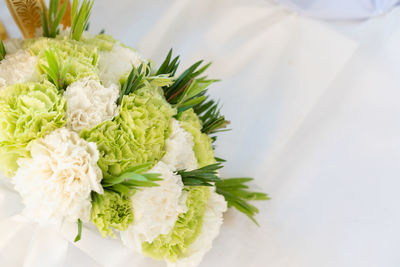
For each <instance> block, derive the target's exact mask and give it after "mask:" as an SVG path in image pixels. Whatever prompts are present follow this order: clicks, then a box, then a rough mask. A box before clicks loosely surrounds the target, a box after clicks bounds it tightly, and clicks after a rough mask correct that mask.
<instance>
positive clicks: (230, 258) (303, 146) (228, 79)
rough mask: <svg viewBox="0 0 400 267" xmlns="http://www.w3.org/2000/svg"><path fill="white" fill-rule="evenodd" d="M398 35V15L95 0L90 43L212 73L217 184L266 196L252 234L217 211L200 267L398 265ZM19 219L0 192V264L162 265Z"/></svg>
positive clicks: (240, 2)
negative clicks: (219, 219) (224, 126)
mask: <svg viewBox="0 0 400 267" xmlns="http://www.w3.org/2000/svg"><path fill="white" fill-rule="evenodd" d="M0 5H1V7H0V15H1V19H2V20H4V21H6V23H7V24H9V23H10V21H11V20H10V18H9V17H8V15H7V11H6V9H5V7H4V2H3V3H1V4H0ZM399 25H400V9H399V8H395V9H394V10H392V11H391V12H390V13H388V14H386V15H385V16H381V17H378V18H375V19H372V20H369V21H362V22H351V23H350V22H347V23H337V22H335V23H334V22H322V21H315V20H311V19H307V18H305V17H301V16H299V15H297V14H295V13H292V12H290V11H287V10H285V9H283V8H281V7H279V6H275V5H273V4H270V3H269V2H267V1H261V0H235V1H231V0H218V1H215V0H202V1H190V0H174V1H173V0H151V1H150V0H141V1H132V0H121V1H107V0H96V3H95V7H94V12H93V16H92V18H91V31H92V32H98V31H100V29H102V28H105V29H106V33H109V34H112V35H114V36H115V37H116V38H118V39H120V40H122V41H124V42H125V43H126V44H128V45H131V46H133V47H136V48H137V49H138V50H139V51H140V52H141V53H142V54H143V55H144V56H145V57H146V58H152V59H154V61H156V62H160V60H162V59H163V56H164V55H165V54H166V53H167V52H168V50H169V48H170V47H173V48H174V49H175V51H176V53H179V54H181V55H183V56H182V63H183V65H184V66H188V65H189V64H191V63H192V62H194V61H195V60H198V59H205V60H207V61H213V62H214V64H213V65H212V66H211V68H210V70H209V76H210V77H215V78H220V79H222V82H220V83H218V84H215V85H214V86H213V87H212V88H213V89H212V91H211V93H212V95H213V96H215V97H217V98H219V99H221V102H222V103H223V105H224V106H223V113H224V114H225V115H226V116H227V117H228V118H229V119H230V120H231V121H232V125H231V127H232V128H233V131H231V132H228V133H225V134H221V137H220V138H219V140H218V147H217V156H221V157H224V158H225V159H227V160H228V162H227V164H226V168H225V169H224V170H223V171H222V174H223V175H224V176H226V177H228V176H243V175H246V176H253V177H255V178H256V182H255V183H254V184H253V185H254V188H257V189H260V190H262V191H265V192H268V193H269V194H270V196H271V197H272V200H271V201H268V202H264V203H258V207H259V208H260V210H261V213H260V215H259V216H257V220H258V221H259V223H260V225H261V227H256V226H255V225H253V224H252V223H251V222H250V221H249V220H247V219H246V218H245V217H244V216H243V215H241V214H239V213H238V212H236V211H229V212H228V213H227V214H226V216H225V224H224V225H223V228H222V230H221V235H220V236H219V237H218V239H217V240H215V242H214V248H213V250H212V251H211V252H209V253H208V254H207V255H206V257H205V258H204V260H203V262H202V265H201V266H207V267H214V266H218V267H219V266H230V267H243V266H246V267H358V266H362V267H375V266H376V267H378V266H379V267H397V266H400V256H399V255H400V254H399V253H398V247H399V243H400V230H399V229H400V205H399V204H400V194H399V188H400V177H399V173H400V164H399V163H400V116H399V115H400V104H399V102H400V28H399ZM7 26H8V25H7ZM9 29H10V30H11V32H12V33H13V34H16V31H15V30H16V29H15V27H11V26H9ZM19 210H20V204H19V203H18V197H17V196H16V195H15V194H13V193H12V192H10V191H8V190H7V189H6V188H5V187H4V186H3V187H0V266H5V267H8V266H12V267H14V266H17V267H18V266H24V267H36V266H40V267H47V266H52V267H53V266H57V267H58V266H60V267H67V266H74V267H75V266H85V267H92V266H93V267H97V266H107V267H108V266H115V267H117V266H118V267H119V266H165V265H164V264H163V263H158V262H153V261H151V260H144V259H142V258H141V257H140V256H138V255H136V254H132V253H130V252H129V251H128V250H127V249H125V248H123V246H122V245H121V244H119V242H118V241H116V240H103V239H101V238H100V236H99V235H98V234H96V233H95V231H91V230H90V229H85V230H84V233H83V240H82V241H80V242H78V243H77V244H74V243H72V242H68V241H66V240H69V241H71V240H72V239H73V238H74V235H75V231H76V229H75V226H74V225H70V226H65V227H64V229H62V231H61V233H58V231H56V230H52V229H44V228H41V227H38V226H36V225H34V224H29V223H26V222H20V221H18V216H14V217H12V216H13V215H15V214H17V213H18V211H19ZM10 229H13V230H10ZM43 253H45V254H43Z"/></svg>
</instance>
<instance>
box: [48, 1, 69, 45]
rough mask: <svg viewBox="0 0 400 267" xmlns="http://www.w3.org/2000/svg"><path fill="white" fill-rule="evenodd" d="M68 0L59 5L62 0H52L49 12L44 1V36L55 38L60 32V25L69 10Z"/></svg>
mask: <svg viewBox="0 0 400 267" xmlns="http://www.w3.org/2000/svg"><path fill="white" fill-rule="evenodd" d="M67 4H68V1H65V2H64V4H63V5H62V6H61V7H59V5H60V0H50V5H49V10H48V13H47V12H46V6H45V4H44V2H42V28H43V36H44V37H49V38H54V37H56V35H57V34H58V33H59V32H58V25H59V24H60V22H61V20H62V18H63V16H64V14H65V11H66V10H67Z"/></svg>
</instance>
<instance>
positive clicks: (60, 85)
mask: <svg viewBox="0 0 400 267" xmlns="http://www.w3.org/2000/svg"><path fill="white" fill-rule="evenodd" d="M44 54H45V56H46V60H47V66H46V65H44V64H41V65H40V66H39V67H40V68H42V69H43V70H44V71H45V72H46V74H47V78H48V80H49V81H50V82H52V83H53V84H54V85H55V86H56V87H57V89H58V90H64V89H66V87H67V83H66V74H67V72H68V69H69V68H70V67H71V62H68V63H67V64H65V66H62V65H61V63H60V62H61V60H59V59H58V58H57V56H56V54H55V53H54V51H53V50H51V49H48V50H45V51H44Z"/></svg>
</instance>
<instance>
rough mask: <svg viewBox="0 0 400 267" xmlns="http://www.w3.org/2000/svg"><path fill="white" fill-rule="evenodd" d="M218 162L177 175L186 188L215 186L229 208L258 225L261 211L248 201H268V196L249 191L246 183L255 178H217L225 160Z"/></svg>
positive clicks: (181, 171) (178, 172) (182, 171)
mask: <svg viewBox="0 0 400 267" xmlns="http://www.w3.org/2000/svg"><path fill="white" fill-rule="evenodd" d="M218 161H219V162H218V163H215V164H211V165H207V166H205V167H202V168H200V169H197V170H193V171H186V170H180V171H177V172H176V173H177V174H179V175H180V176H181V177H182V182H183V184H184V185H185V186H214V185H215V187H216V192H217V193H218V194H220V195H223V196H224V198H225V200H226V201H227V202H228V206H229V207H234V208H236V209H237V210H238V211H240V212H242V213H244V214H245V215H246V216H248V217H249V218H250V219H251V220H252V221H253V222H254V223H255V224H257V225H258V223H257V221H256V220H255V219H254V216H255V215H256V214H257V213H258V212H259V210H258V209H257V208H256V207H255V206H254V205H252V204H250V203H249V202H248V201H251V200H268V199H269V198H268V196H267V194H264V193H261V192H252V191H250V190H248V189H249V187H248V186H247V185H246V183H248V182H250V181H252V180H253V178H229V179H221V178H219V177H218V176H217V170H219V169H221V168H222V162H224V160H223V159H219V160H218Z"/></svg>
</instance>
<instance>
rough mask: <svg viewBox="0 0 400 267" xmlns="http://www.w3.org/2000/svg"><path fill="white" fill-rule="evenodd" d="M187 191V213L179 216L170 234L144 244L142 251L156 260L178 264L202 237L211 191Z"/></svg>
mask: <svg viewBox="0 0 400 267" xmlns="http://www.w3.org/2000/svg"><path fill="white" fill-rule="evenodd" d="M186 190H187V200H186V206H187V212H185V213H181V214H180V215H179V216H178V219H177V221H176V222H175V225H174V227H173V228H172V230H171V231H170V232H169V233H167V234H162V235H159V236H158V237H157V238H155V239H154V240H153V241H152V242H143V243H142V251H143V253H144V254H145V255H148V256H150V257H152V258H154V259H160V260H161V259H166V260H168V261H170V262H176V261H177V260H178V259H179V258H182V257H185V256H186V255H187V253H188V251H189V250H188V249H189V247H190V245H191V244H193V243H194V242H195V241H196V239H197V237H198V236H199V235H200V233H201V230H202V226H203V221H204V214H205V210H206V207H207V203H208V198H209V195H210V189H209V188H208V187H206V186H191V187H188V188H187V189H186Z"/></svg>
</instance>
